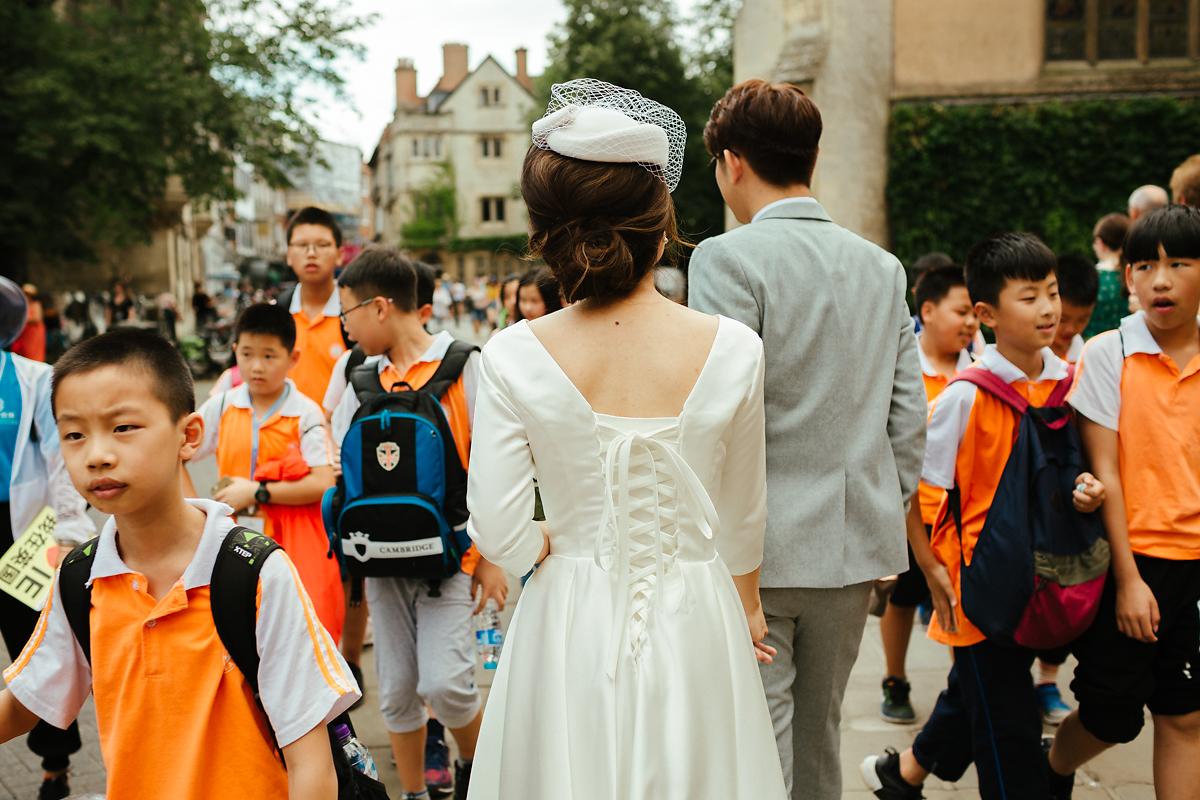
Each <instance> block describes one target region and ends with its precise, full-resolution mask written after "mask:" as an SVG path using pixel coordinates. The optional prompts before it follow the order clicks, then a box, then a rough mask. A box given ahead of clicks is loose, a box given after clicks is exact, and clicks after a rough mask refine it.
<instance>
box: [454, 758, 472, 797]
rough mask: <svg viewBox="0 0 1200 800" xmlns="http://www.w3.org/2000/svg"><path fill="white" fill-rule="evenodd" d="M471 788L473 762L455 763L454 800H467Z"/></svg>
mask: <svg viewBox="0 0 1200 800" xmlns="http://www.w3.org/2000/svg"><path fill="white" fill-rule="evenodd" d="M469 788H471V762H470V761H466V762H463V761H457V760H456V761H455V762H454V800H467V790H468V789H469Z"/></svg>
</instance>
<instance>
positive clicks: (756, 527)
mask: <svg viewBox="0 0 1200 800" xmlns="http://www.w3.org/2000/svg"><path fill="white" fill-rule="evenodd" d="M757 362H758V363H757V364H756V365H755V369H754V379H753V382H752V383H751V385H750V389H749V391H748V392H747V393H746V395H745V396H744V397H743V398H742V402H741V403H740V404H739V405H738V408H737V411H736V412H735V413H734V417H733V422H732V424H731V425H730V428H729V431H728V435H727V437H726V439H725V442H726V445H725V463H724V465H723V467H722V475H721V488H720V490H719V491H718V493H717V497H716V498H715V500H716V507H717V516H718V517H719V518H720V520H721V530H720V531H719V532H718V533H717V537H716V546H717V552H718V553H719V554H720V556H721V559H722V560H723V561H724V562H725V565H726V566H727V567H729V572H730V574H732V575H745V574H746V573H748V572H753V571H754V570H755V569H757V568H758V566H759V565H760V564H761V563H762V558H763V538H764V537H765V536H766V529H767V435H766V410H765V408H764V406H763V375H764V360H763V351H762V345H761V343H760V344H759V348H758V358H757Z"/></svg>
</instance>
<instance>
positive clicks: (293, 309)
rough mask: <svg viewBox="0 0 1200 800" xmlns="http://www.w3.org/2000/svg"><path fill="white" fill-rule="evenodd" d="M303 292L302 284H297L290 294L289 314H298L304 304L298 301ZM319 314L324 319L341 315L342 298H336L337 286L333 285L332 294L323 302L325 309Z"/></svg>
mask: <svg viewBox="0 0 1200 800" xmlns="http://www.w3.org/2000/svg"><path fill="white" fill-rule="evenodd" d="M303 291H304V284H301V283H297V284H296V290H295V291H294V292H292V304H291V305H290V306H289V307H288V313H289V314H299V313H300V309H302V308H303V307H304V304H303V303H302V302H301V301H300V293H301V292H303ZM321 313H322V314H323V315H324V316H326V317H336V316H338V315H339V314H341V313H342V298H341V297H339V296H338V288H337V284H336V283H335V284H334V285H333V294H331V295H329V299H328V300H326V301H325V308H324V309H323V310H322V311H321Z"/></svg>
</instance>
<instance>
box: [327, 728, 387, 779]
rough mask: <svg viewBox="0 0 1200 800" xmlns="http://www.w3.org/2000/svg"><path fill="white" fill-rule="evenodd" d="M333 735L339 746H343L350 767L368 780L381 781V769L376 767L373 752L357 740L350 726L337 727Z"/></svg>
mask: <svg viewBox="0 0 1200 800" xmlns="http://www.w3.org/2000/svg"><path fill="white" fill-rule="evenodd" d="M333 733H334V735H335V736H337V740H338V744H340V745H341V746H342V752H344V753H345V754H346V760H347V761H349V762H350V766H351V767H353V768H354V769H355V770H357V771H359V772H361V773H362V774H363V775H366V776H367V777H368V778H374V779H375V780H379V769H378V768H377V767H376V766H375V759H374V758H372V757H371V751H370V750H368V749H367V748H366V745H364V744H363V743H362V742H360V741H359V740H358V739H356V738H355V736H354V734H353V733H351V732H350V726H349V725H336V726H334V729H333Z"/></svg>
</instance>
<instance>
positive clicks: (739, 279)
mask: <svg viewBox="0 0 1200 800" xmlns="http://www.w3.org/2000/svg"><path fill="white" fill-rule="evenodd" d="M688 306H689V307H690V308H694V309H696V310H697V311H703V312H704V313H705V314H723V315H725V316H726V317H729V318H730V319H736V320H737V321H738V322H741V323H742V324H744V325H746V326H747V327H749V328H750V329H751V330H752V331H754V332H755V333H758V334H762V307H761V306H760V305H759V302H758V298H757V297H756V296H755V294H754V290H753V288H752V287H751V286H750V281H749V280H748V279H747V278H746V271H745V269H743V267H742V263H741V261H740V260H739V259H738V258H737V256H736V255H735V254H734V253H733V251H732V250H731V249H730V248H729V247H728V245H726V244H725V242H723V241H721V237H719V236H717V237H713V238H712V239H706V240H704V241H703V242H701V243H700V245H699V246H698V247H696V250H695V252H693V253H692V260H691V263H690V264H689V265H688Z"/></svg>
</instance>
